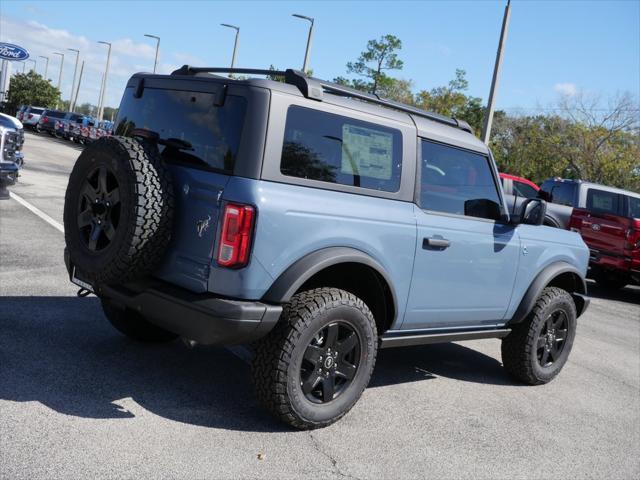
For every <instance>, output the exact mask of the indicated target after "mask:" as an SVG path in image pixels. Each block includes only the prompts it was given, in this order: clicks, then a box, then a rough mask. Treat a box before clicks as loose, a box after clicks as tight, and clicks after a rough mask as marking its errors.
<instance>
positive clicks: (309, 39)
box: [293, 13, 313, 73]
mask: <svg viewBox="0 0 640 480" xmlns="http://www.w3.org/2000/svg"><path fill="white" fill-rule="evenodd" d="M293 16H294V17H297V18H301V19H303V20H308V21H309V22H310V23H311V25H309V36H308V37H307V49H306V50H305V52H304V63H303V64H302V71H303V72H304V73H308V72H309V58H310V54H311V43H312V42H313V18H311V17H307V16H305V15H299V14H297V13H294V14H293Z"/></svg>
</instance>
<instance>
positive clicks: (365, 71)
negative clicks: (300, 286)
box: [335, 35, 404, 94]
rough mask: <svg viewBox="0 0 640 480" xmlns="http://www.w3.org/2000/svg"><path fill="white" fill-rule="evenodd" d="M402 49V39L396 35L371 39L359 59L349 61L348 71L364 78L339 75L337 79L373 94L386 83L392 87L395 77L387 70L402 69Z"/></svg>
mask: <svg viewBox="0 0 640 480" xmlns="http://www.w3.org/2000/svg"><path fill="white" fill-rule="evenodd" d="M401 49H402V41H401V40H400V39H399V38H398V37H395V36H394V35H383V36H382V37H380V39H378V40H369V41H368V42H367V48H366V49H365V50H364V51H363V52H362V53H360V56H359V57H358V59H357V60H356V61H355V62H349V63H347V73H352V74H356V75H358V76H360V77H363V78H364V80H362V79H356V80H348V79H346V78H344V77H338V78H336V79H335V81H336V82H337V83H341V84H343V85H349V86H351V87H353V88H356V89H358V90H363V91H367V92H369V93H373V94H377V93H378V89H379V88H380V87H383V88H385V84H386V88H390V84H391V83H392V81H393V79H391V78H390V77H389V76H388V75H387V74H386V73H385V71H389V70H402V67H403V66H404V63H403V62H402V60H400V59H399V58H398V53H397V51H398V50H401Z"/></svg>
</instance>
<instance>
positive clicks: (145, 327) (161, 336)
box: [102, 299, 178, 343]
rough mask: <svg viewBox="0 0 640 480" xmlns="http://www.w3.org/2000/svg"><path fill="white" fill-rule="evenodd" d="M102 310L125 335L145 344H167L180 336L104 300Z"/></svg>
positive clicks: (129, 310) (131, 311) (133, 312)
mask: <svg viewBox="0 0 640 480" xmlns="http://www.w3.org/2000/svg"><path fill="white" fill-rule="evenodd" d="M102 310H103V311H104V315H105V317H107V320H109V322H110V323H111V325H113V326H114V327H115V329H116V330H118V331H119V332H120V333H122V334H123V335H125V336H127V337H129V338H131V339H133V340H137V341H139V342H145V343H165V342H170V341H172V340H175V339H176V338H178V335H177V334H175V333H173V332H169V331H168V330H165V329H163V328H160V327H158V326H156V325H154V324H152V323H150V322H148V321H147V320H146V319H145V318H144V317H143V316H142V315H140V314H139V313H137V312H135V311H134V310H131V309H127V308H120V307H118V306H116V305H114V304H112V303H111V302H110V301H109V300H106V299H102Z"/></svg>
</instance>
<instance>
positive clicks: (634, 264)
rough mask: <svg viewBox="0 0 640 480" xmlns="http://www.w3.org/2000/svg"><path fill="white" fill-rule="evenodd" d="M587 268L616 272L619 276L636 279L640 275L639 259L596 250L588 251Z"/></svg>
mask: <svg viewBox="0 0 640 480" xmlns="http://www.w3.org/2000/svg"><path fill="white" fill-rule="evenodd" d="M589 266H590V267H591V268H594V267H595V268H604V269H607V270H617V271H618V272H619V273H621V274H628V275H631V276H635V277H637V276H638V274H639V273H640V258H637V255H636V256H627V255H619V254H610V253H607V252H602V251H598V250H593V249H591V250H590V256H589Z"/></svg>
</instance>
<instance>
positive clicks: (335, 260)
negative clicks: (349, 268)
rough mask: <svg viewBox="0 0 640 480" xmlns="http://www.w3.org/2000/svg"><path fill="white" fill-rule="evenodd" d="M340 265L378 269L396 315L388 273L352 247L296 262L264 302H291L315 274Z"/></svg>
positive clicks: (314, 254) (328, 250) (321, 252)
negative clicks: (389, 292) (388, 291)
mask: <svg viewBox="0 0 640 480" xmlns="http://www.w3.org/2000/svg"><path fill="white" fill-rule="evenodd" d="M340 263H360V264H363V265H366V266H368V267H371V268H372V269H373V270H375V271H376V272H377V273H378V274H379V275H380V276H381V277H382V278H383V279H384V281H385V282H386V283H387V285H388V287H389V290H390V291H391V296H392V297H393V309H394V312H396V315H397V312H398V301H397V298H396V292H395V291H394V289H393V282H391V277H390V276H389V274H388V273H387V271H386V270H385V269H384V267H383V266H382V265H380V263H379V262H378V261H376V260H375V259H374V258H372V257H371V256H370V255H368V254H366V253H364V252H363V251H361V250H356V249H355V248H350V247H329V248H323V249H321V250H316V251H314V252H311V253H309V254H307V255H305V256H304V257H302V258H300V259H298V260H296V262H295V263H293V264H292V265H290V266H289V267H288V268H287V269H286V270H285V271H284V272H283V273H282V274H280V276H279V277H278V278H277V279H276V281H275V282H273V284H272V285H271V287H269V290H267V292H266V293H265V294H264V295H263V297H262V300H263V301H265V302H269V303H285V302H288V301H289V300H290V299H291V297H293V295H294V294H295V293H296V292H297V291H298V289H299V288H300V287H301V286H302V285H303V284H304V283H305V282H306V281H307V280H309V279H310V278H311V277H313V276H314V275H315V274H316V273H318V272H320V271H322V270H324V269H325V268H327V267H331V266H332V265H338V264H340Z"/></svg>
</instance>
